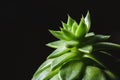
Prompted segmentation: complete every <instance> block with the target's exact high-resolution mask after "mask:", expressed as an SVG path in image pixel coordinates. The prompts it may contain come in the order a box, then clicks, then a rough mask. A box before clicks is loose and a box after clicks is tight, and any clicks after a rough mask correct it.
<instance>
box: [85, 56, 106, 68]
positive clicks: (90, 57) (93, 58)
mask: <svg viewBox="0 0 120 80" xmlns="http://www.w3.org/2000/svg"><path fill="white" fill-rule="evenodd" d="M83 57H84V58H89V59H91V60H93V61H95V62H96V63H98V64H99V65H101V66H102V67H104V68H106V67H105V66H104V65H103V64H102V63H101V62H100V61H98V60H97V59H96V58H95V57H94V56H93V55H91V54H85V55H84V56H83Z"/></svg>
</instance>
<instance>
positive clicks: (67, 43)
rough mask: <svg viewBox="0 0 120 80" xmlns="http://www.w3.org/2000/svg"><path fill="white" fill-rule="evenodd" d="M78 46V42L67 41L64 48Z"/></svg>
mask: <svg viewBox="0 0 120 80" xmlns="http://www.w3.org/2000/svg"><path fill="white" fill-rule="evenodd" d="M78 44H79V42H78V41H74V40H72V41H67V42H66V47H67V48H72V47H77V46H78Z"/></svg>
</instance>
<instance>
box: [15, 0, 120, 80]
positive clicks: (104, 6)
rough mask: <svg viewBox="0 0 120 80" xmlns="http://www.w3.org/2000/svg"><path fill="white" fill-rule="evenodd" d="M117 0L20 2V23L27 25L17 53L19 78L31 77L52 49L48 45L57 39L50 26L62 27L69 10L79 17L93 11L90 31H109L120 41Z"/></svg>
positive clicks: (78, 18) (71, 14)
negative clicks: (19, 51) (22, 48)
mask: <svg viewBox="0 0 120 80" xmlns="http://www.w3.org/2000/svg"><path fill="white" fill-rule="evenodd" d="M118 3H119V2H116V1H115V0H114V1H113V2H112V0H111V1H109V0H108V2H107V1H106V2H105V1H104V0H103V1H101V0H99V1H98V0H32V1H31V2H27V3H24V4H22V5H19V6H18V8H19V9H20V13H19V14H20V15H18V16H19V17H20V21H21V22H22V23H21V24H19V25H21V26H23V27H24V28H23V29H22V32H24V53H21V54H19V55H17V61H16V62H17V63H16V64H17V69H19V71H17V73H16V74H17V76H19V77H17V80H30V79H31V77H32V75H33V73H34V72H35V71H36V69H37V68H38V67H39V65H40V64H41V63H42V62H43V61H44V60H45V58H46V57H47V56H48V55H49V54H50V53H51V52H52V51H53V49H50V48H48V47H46V46H45V44H46V43H48V42H50V41H53V40H56V39H55V38H54V37H53V36H52V35H51V34H50V33H49V32H48V29H56V30H57V29H59V26H61V23H60V21H61V20H62V21H64V22H66V20H67V14H69V15H70V16H71V17H72V18H74V19H75V20H77V21H79V20H80V18H81V15H82V14H83V15H84V16H85V15H86V13H87V11H88V10H89V11H90V14H91V20H92V26H91V31H94V32H95V33H97V34H109V35H111V36H112V37H111V38H110V41H111V42H115V43H119V44H120V20H119V19H120V9H119V7H120V5H119V4H118ZM117 57H119V56H117Z"/></svg>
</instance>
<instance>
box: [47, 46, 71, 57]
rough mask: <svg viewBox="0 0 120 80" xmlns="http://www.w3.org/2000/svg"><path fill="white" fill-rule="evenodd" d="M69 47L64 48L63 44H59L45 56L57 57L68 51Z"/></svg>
mask: <svg viewBox="0 0 120 80" xmlns="http://www.w3.org/2000/svg"><path fill="white" fill-rule="evenodd" d="M68 51H69V49H68V48H66V47H65V46H60V47H59V48H57V49H56V50H55V51H53V52H52V53H51V54H50V55H49V56H48V57H47V58H48V59H49V58H55V57H58V56H60V55H62V54H64V53H66V52H68Z"/></svg>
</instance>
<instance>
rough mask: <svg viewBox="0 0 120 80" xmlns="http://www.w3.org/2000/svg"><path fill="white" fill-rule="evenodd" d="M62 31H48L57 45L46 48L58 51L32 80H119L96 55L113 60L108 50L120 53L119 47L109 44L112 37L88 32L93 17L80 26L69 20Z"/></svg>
mask: <svg viewBox="0 0 120 80" xmlns="http://www.w3.org/2000/svg"><path fill="white" fill-rule="evenodd" d="M62 26H63V28H61V27H60V31H54V30H49V31H50V33H51V34H52V35H53V36H55V37H56V38H57V39H59V40H57V41H54V42H50V43H48V44H47V46H49V47H51V48H55V50H54V51H53V52H52V53H51V54H50V55H49V56H48V57H47V59H46V61H45V62H43V64H41V66H40V67H39V68H38V70H37V71H36V72H35V74H34V75H33V78H32V80H120V79H119V77H118V76H116V75H115V74H114V73H113V72H111V71H110V70H109V68H108V67H107V66H106V65H105V64H103V63H102V62H101V61H100V59H98V58H97V57H96V56H95V54H96V55H99V54H97V53H101V54H105V55H107V56H110V55H111V54H110V53H109V52H107V51H109V50H120V45H118V44H115V43H110V42H106V40H107V39H108V38H109V37H110V36H109V35H97V34H94V33H93V32H89V30H90V26H91V20H90V13H89V12H88V13H87V15H86V16H85V17H83V16H82V18H81V20H80V23H77V22H76V21H75V20H74V19H72V18H71V17H70V16H68V21H67V23H64V22H62Z"/></svg>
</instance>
